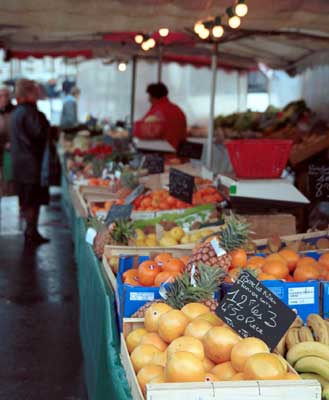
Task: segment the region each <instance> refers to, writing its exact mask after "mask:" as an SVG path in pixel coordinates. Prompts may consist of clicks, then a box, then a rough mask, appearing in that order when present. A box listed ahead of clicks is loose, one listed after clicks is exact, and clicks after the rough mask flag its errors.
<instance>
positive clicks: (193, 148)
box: [177, 142, 203, 160]
mask: <svg viewBox="0 0 329 400" xmlns="http://www.w3.org/2000/svg"><path fill="white" fill-rule="evenodd" d="M202 150H203V144H201V143H193V142H183V143H181V144H180V146H179V148H178V151H177V155H178V157H188V158H194V159H196V160H200V158H201V156H202Z"/></svg>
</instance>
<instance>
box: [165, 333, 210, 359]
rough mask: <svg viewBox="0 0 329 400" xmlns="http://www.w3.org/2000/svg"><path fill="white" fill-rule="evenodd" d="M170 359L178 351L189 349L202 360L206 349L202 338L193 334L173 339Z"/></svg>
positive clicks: (170, 347)
mask: <svg viewBox="0 0 329 400" xmlns="http://www.w3.org/2000/svg"><path fill="white" fill-rule="evenodd" d="M167 351H168V359H170V357H171V356H172V355H173V354H174V353H177V352H178V351H188V352H190V353H192V354H194V355H195V357H197V358H199V359H200V360H201V361H202V360H203V359H204V350H203V345H202V342H201V340H199V339H196V338H194V337H191V336H181V337H179V338H177V339H175V340H173V341H172V342H171V343H170V345H169V346H168V350H167Z"/></svg>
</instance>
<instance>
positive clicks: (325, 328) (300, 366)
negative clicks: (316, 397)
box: [281, 314, 329, 400]
mask: <svg viewBox="0 0 329 400" xmlns="http://www.w3.org/2000/svg"><path fill="white" fill-rule="evenodd" d="M298 324H301V322H300V321H295V323H294V326H293V327H291V328H290V329H289V331H288V332H287V334H286V338H285V344H286V346H287V348H288V352H287V354H286V360H287V361H288V363H289V364H290V365H292V366H293V367H294V368H295V370H296V371H297V372H298V373H299V374H300V376H301V377H302V379H313V380H314V379H315V380H317V381H318V382H319V383H320V385H321V387H322V397H323V399H325V400H329V322H328V321H325V320H324V319H322V318H321V317H320V316H319V315H317V314H310V315H309V316H308V318H307V324H306V326H304V325H301V326H299V327H298V326H296V325H298ZM281 350H282V347H281Z"/></svg>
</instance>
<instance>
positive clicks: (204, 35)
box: [194, 0, 248, 40]
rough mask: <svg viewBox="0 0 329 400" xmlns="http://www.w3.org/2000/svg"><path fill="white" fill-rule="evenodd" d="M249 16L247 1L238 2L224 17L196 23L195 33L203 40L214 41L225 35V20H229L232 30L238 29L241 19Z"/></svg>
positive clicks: (237, 0)
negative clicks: (210, 39)
mask: <svg viewBox="0 0 329 400" xmlns="http://www.w3.org/2000/svg"><path fill="white" fill-rule="evenodd" d="M247 14H248V6H247V3H246V0H236V2H235V4H234V5H233V6H232V7H229V8H227V9H226V13H225V14H224V15H220V16H216V17H214V18H209V19H207V20H205V21H202V20H201V21H198V22H196V23H195V25H194V32H195V34H196V35H198V37H199V38H200V39H202V40H207V39H209V38H212V39H214V40H217V39H220V38H221V37H222V36H223V35H224V27H223V25H222V22H223V20H224V18H227V22H228V25H229V26H230V27H231V28H232V29H237V28H239V26H240V25H241V18H243V17H245V16H246V15H247Z"/></svg>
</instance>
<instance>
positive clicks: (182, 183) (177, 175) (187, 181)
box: [169, 168, 194, 204]
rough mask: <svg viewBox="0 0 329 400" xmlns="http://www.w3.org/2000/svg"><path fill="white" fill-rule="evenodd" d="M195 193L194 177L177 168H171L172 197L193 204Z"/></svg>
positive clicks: (170, 190)
mask: <svg viewBox="0 0 329 400" xmlns="http://www.w3.org/2000/svg"><path fill="white" fill-rule="evenodd" d="M193 191H194V176H192V175H189V174H186V173H185V172H182V171H179V170H178V169H175V168H170V173H169V192H170V195H171V196H173V197H176V199H179V200H181V201H185V202H186V203H190V204H192V200H193Z"/></svg>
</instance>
